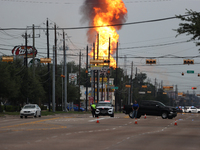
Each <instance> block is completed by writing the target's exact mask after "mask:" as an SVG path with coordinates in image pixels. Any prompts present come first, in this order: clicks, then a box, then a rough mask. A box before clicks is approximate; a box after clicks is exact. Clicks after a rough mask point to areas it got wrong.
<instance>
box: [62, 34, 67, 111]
mask: <svg viewBox="0 0 200 150" xmlns="http://www.w3.org/2000/svg"><path fill="white" fill-rule="evenodd" d="M63 51H64V74H65V78H64V80H65V81H64V104H65V109H64V110H65V111H67V64H66V61H67V60H66V51H65V31H64V30H63Z"/></svg>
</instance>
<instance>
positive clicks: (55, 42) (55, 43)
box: [54, 24, 58, 110]
mask: <svg viewBox="0 0 200 150" xmlns="http://www.w3.org/2000/svg"><path fill="white" fill-rule="evenodd" d="M54 35H55V39H54V45H55V46H54V50H55V56H54V57H55V62H54V63H55V82H56V81H57V76H58V75H57V34H56V24H54ZM55 97H56V110H58V96H57V95H56V96H55Z"/></svg>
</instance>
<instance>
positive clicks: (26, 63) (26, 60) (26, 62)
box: [25, 31, 28, 68]
mask: <svg viewBox="0 0 200 150" xmlns="http://www.w3.org/2000/svg"><path fill="white" fill-rule="evenodd" d="M27 41H28V40H27V31H26V33H25V49H26V59H25V65H26V68H27V67H28V58H27Z"/></svg>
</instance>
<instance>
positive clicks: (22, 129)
mask: <svg viewBox="0 0 200 150" xmlns="http://www.w3.org/2000/svg"><path fill="white" fill-rule="evenodd" d="M65 118H67V117H65ZM68 118H71V117H68ZM56 119H60V117H57V118H50V119H43V120H37V121H32V122H27V123H21V124H16V125H10V126H3V127H0V129H9V128H10V129H9V130H10V131H33V130H50V129H64V128H67V127H66V126H61V125H55V124H47V123H42V122H45V121H51V120H56ZM32 125H43V126H46V127H47V128H36V129H26V128H28V127H29V126H32ZM23 126H24V127H26V128H25V129H24V128H22V127H23ZM20 127H21V128H20ZM12 128H15V129H12ZM16 128H19V129H16Z"/></svg>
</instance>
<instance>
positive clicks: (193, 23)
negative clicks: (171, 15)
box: [174, 9, 200, 50]
mask: <svg viewBox="0 0 200 150" xmlns="http://www.w3.org/2000/svg"><path fill="white" fill-rule="evenodd" d="M186 10H187V12H186V15H177V16H176V17H177V18H179V19H181V20H182V21H184V22H185V23H180V24H179V26H180V27H179V28H178V29H175V30H174V31H176V32H177V33H178V35H180V34H185V33H186V35H192V37H191V38H190V40H189V41H195V43H196V46H199V45H200V42H198V41H196V40H200V13H199V12H196V11H192V10H188V9H186ZM178 35H177V36H178ZM199 50H200V49H199Z"/></svg>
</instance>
